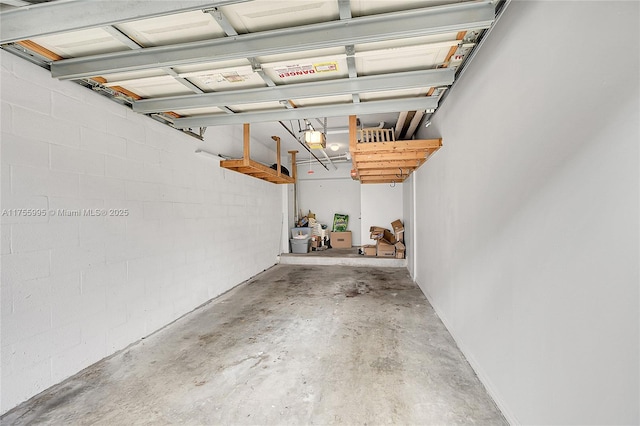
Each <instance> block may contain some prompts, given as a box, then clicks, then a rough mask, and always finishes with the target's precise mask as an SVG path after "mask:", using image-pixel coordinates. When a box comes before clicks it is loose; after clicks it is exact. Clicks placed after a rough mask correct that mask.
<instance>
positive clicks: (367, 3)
mask: <svg viewBox="0 0 640 426" xmlns="http://www.w3.org/2000/svg"><path fill="white" fill-rule="evenodd" d="M463 1H473V0H394V1H380V0H351V14H352V15H353V17H359V16H367V15H377V14H378V13H389V12H397V11H401V10H410V9H418V8H422V7H433V6H442V5H445V4H453V3H462V2H463Z"/></svg>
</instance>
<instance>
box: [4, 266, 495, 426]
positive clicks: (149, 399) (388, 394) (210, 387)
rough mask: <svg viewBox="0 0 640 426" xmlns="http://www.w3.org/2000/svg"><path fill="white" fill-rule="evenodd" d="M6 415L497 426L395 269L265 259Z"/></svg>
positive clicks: (468, 373) (462, 363)
mask: <svg viewBox="0 0 640 426" xmlns="http://www.w3.org/2000/svg"><path fill="white" fill-rule="evenodd" d="M5 422H6V424H33V423H52V424H59V423H67V424H69V423H71V424H104V425H113V424H171V423H181V424H182V423H184V424H260V425H275V424H278V425H279V424H295V425H301V424H310V425H311V424H362V425H377V424H389V423H392V424H420V425H425V424H438V425H442V424H447V425H448V424H507V422H506V420H505V419H504V417H503V416H502V414H501V413H500V411H499V410H498V408H497V407H496V405H495V403H494V402H493V401H492V399H491V398H490V397H489V395H488V394H487V393H486V390H485V389H484V387H483V386H482V384H481V383H480V381H479V380H478V378H477V377H476V375H475V373H474V371H473V370H472V369H471V367H470V366H469V364H468V363H467V361H466V360H465V358H464V356H463V355H462V353H461V352H460V351H459V350H458V348H457V346H456V344H455V342H454V341H453V339H452V338H451V336H450V335H449V333H448V332H447V330H446V329H445V327H444V325H443V324H442V322H441V321H440V320H439V318H438V317H437V316H436V314H435V312H434V311H433V309H432V308H431V306H430V305H429V303H428V301H427V300H426V298H425V297H424V295H423V294H422V292H421V291H420V289H419V288H418V287H417V285H416V284H414V283H413V282H412V280H411V278H410V277H409V275H408V273H407V271H406V269H404V268H372V267H349V266H296V265H277V266H275V267H273V268H271V269H269V270H267V271H265V272H263V273H262V274H260V275H258V276H256V277H254V278H253V279H251V280H249V281H248V282H246V283H243V284H241V285H239V286H238V287H236V288H235V289H233V290H231V291H230V292H228V293H226V294H224V295H222V296H220V297H219V298H217V299H214V300H213V301H212V302H210V303H208V304H206V305H205V306H203V307H201V308H199V309H198V310H196V311H194V312H192V313H190V314H188V315H186V316H185V317H183V318H182V319H180V320H178V321H177V322H175V323H173V324H171V325H169V326H167V327H165V328H164V329H162V330H160V331H159V332H157V333H155V334H153V335H152V336H150V337H148V338H146V339H144V340H141V341H139V342H138V343H136V344H135V345H132V346H130V347H129V348H127V349H125V350H123V351H121V352H118V353H117V354H115V355H114V356H112V357H110V358H107V359H105V360H102V361H100V362H98V363H96V364H94V365H92V366H90V367H89V368H87V369H85V370H83V371H81V372H80V373H78V374H77V375H75V376H73V377H71V378H69V379H67V380H66V381H64V382H62V383H60V384H58V385H55V386H53V387H52V388H50V389H48V390H47V391H45V392H43V393H41V394H40V395H38V396H36V397H34V398H32V399H31V400H29V401H27V402H26V403H24V404H22V405H20V406H19V407H17V408H16V409H14V410H12V411H10V412H9V413H7V414H6V415H5V416H3V418H2V423H5Z"/></svg>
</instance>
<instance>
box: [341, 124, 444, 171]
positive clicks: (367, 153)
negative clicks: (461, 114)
mask: <svg viewBox="0 0 640 426" xmlns="http://www.w3.org/2000/svg"><path fill="white" fill-rule="evenodd" d="M356 130H357V129H356V117H355V116H350V117H349V151H350V152H351V162H352V167H353V169H352V170H351V177H352V178H353V179H357V180H359V181H360V182H361V183H400V182H403V181H404V180H405V179H406V178H408V177H409V176H410V175H411V173H413V172H414V170H416V169H417V168H418V167H420V166H421V165H423V164H424V163H425V162H426V161H427V160H428V159H429V157H430V156H431V155H432V154H433V153H434V152H436V151H437V150H438V149H439V148H440V147H441V146H442V139H419V140H407V141H389V142H359V141H358V140H357V138H356V135H357V131H356ZM379 130H380V131H385V129H379ZM371 131H372V129H368V132H369V135H368V136H367V138H365V140H388V136H387V135H375V134H374V135H371V134H370V133H371ZM373 131H375V129H374V130H373Z"/></svg>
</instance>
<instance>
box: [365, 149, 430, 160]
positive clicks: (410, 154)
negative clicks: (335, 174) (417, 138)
mask: <svg viewBox="0 0 640 426" xmlns="http://www.w3.org/2000/svg"><path fill="white" fill-rule="evenodd" d="M426 156H427V152H426V151H407V152H381V153H371V154H370V153H360V152H356V155H355V156H354V157H355V159H356V162H358V163H359V162H361V161H393V160H421V159H423V158H426Z"/></svg>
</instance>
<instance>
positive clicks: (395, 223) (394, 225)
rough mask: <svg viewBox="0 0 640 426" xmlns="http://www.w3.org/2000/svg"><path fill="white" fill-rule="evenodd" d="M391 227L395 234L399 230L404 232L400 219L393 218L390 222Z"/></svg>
mask: <svg viewBox="0 0 640 426" xmlns="http://www.w3.org/2000/svg"><path fill="white" fill-rule="evenodd" d="M391 229H393V232H395V233H396V234H397V233H399V232H404V225H403V224H402V222H401V221H400V219H398V220H394V221H393V222H391Z"/></svg>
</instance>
